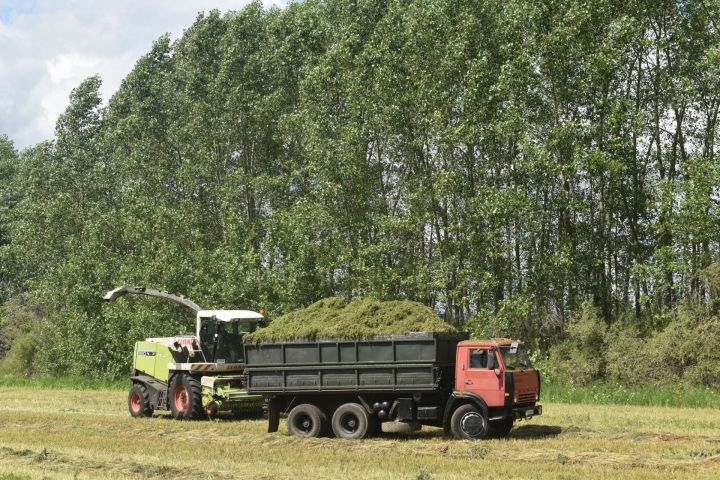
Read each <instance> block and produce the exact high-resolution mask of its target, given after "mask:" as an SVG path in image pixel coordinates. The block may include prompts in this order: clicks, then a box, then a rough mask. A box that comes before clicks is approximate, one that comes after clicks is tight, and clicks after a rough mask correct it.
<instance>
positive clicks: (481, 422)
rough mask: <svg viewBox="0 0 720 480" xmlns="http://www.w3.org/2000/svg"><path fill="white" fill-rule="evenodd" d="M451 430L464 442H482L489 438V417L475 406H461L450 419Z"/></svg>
mask: <svg viewBox="0 0 720 480" xmlns="http://www.w3.org/2000/svg"><path fill="white" fill-rule="evenodd" d="M450 430H452V433H453V435H455V437H456V438H459V439H462V440H481V439H483V438H485V437H487V435H488V432H489V430H490V425H489V422H488V419H487V416H486V415H485V414H483V413H482V412H481V411H480V410H478V408H477V407H476V406H475V405H470V404H465V405H460V406H459V407H458V408H457V410H455V412H453V414H452V418H451V419H450Z"/></svg>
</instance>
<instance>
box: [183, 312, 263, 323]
mask: <svg viewBox="0 0 720 480" xmlns="http://www.w3.org/2000/svg"><path fill="white" fill-rule="evenodd" d="M197 316H198V318H212V317H215V318H216V319H217V321H218V322H233V321H235V320H262V319H263V318H265V317H264V316H263V315H262V314H260V313H258V312H253V311H252V310H200V311H199V312H198V313H197Z"/></svg>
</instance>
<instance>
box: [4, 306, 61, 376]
mask: <svg viewBox="0 0 720 480" xmlns="http://www.w3.org/2000/svg"><path fill="white" fill-rule="evenodd" d="M45 315H46V314H45V312H44V311H43V310H42V308H40V307H38V306H37V305H33V304H29V303H27V302H26V301H25V300H23V299H20V298H14V299H11V300H9V301H8V302H6V303H5V305H3V307H2V309H0V338H2V343H1V344H0V347H1V348H0V373H4V374H13V375H20V376H26V377H29V376H31V375H33V374H35V373H37V372H38V369H39V368H40V366H39V361H38V352H39V350H40V348H41V345H42V344H43V343H44V342H43V339H44V338H46V329H47V326H48V324H49V322H48V320H47V318H46V317H45Z"/></svg>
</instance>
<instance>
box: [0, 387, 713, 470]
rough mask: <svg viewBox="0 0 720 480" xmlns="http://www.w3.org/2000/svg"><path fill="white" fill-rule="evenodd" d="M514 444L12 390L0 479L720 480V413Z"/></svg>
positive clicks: (591, 425)
mask: <svg viewBox="0 0 720 480" xmlns="http://www.w3.org/2000/svg"><path fill="white" fill-rule="evenodd" d="M544 409H545V413H544V415H543V416H542V417H538V418H536V419H533V420H531V421H529V422H521V423H519V424H518V425H517V426H516V428H515V429H513V431H512V433H511V434H510V437H509V438H508V439H507V440H486V441H480V442H470V441H457V440H453V439H450V438H445V437H443V436H442V432H441V431H440V430H439V429H434V428H427V427H426V428H424V429H423V430H422V431H421V432H417V433H413V434H408V435H385V436H382V437H377V438H372V439H368V440H363V441H358V442H352V441H342V440H338V439H333V438H323V439H309V440H302V439H299V438H296V437H291V436H289V435H287V433H285V427H284V425H281V431H280V432H278V433H274V434H267V433H265V428H266V425H265V422H264V421H261V420H259V421H214V422H177V421H174V420H171V419H168V418H150V419H133V418H131V417H130V416H129V415H128V413H127V407H126V393H125V392H122V391H118V390H104V391H103V390H83V391H76V390H47V389H38V388H28V387H0V479H1V480H10V479H13V480H15V479H24V478H49V479H54V478H92V479H95V478H136V479H138V478H173V479H174V478H180V479H185V478H186V479H224V478H228V479H232V478H237V479H250V478H252V479H276V478H277V479H284V478H304V479H339V478H358V479H363V480H371V479H385V478H399V479H423V480H429V479H445V478H448V479H461V478H463V479H464V478H533V479H544V478H548V479H551V478H552V479H555V478H566V479H570V478H626V479H627V478H658V479H660V478H662V479H667V478H708V479H709V478H714V479H716V478H719V477H720V411H718V410H715V409H702V408H696V409H685V408H667V407H639V406H638V407H636V406H613V405H571V404H560V403H545V404H544Z"/></svg>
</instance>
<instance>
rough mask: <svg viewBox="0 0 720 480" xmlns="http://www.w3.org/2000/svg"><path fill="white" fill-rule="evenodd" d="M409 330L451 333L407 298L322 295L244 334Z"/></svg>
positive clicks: (353, 334) (310, 335)
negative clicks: (304, 305) (355, 298)
mask: <svg viewBox="0 0 720 480" xmlns="http://www.w3.org/2000/svg"><path fill="white" fill-rule="evenodd" d="M413 332H438V333H455V332H456V329H455V328H454V327H453V326H452V325H449V324H447V323H445V322H444V321H443V320H442V319H441V318H440V317H439V316H438V315H437V314H435V312H433V310H432V309H431V308H429V307H426V306H425V305H423V304H421V303H418V302H412V301H409V300H393V301H386V302H383V301H380V300H375V299H372V298H361V299H357V300H353V301H352V302H350V303H348V302H346V301H345V300H343V299H342V298H337V297H330V298H324V299H322V300H320V301H317V302H315V303H313V304H312V305H310V306H309V307H307V308H304V309H301V310H296V311H294V312H290V313H288V314H285V315H283V316H281V317H278V318H276V319H275V320H273V321H272V322H271V323H270V325H268V326H267V327H265V328H261V329H258V330H256V331H255V332H253V333H251V334H249V335H248V336H246V337H245V339H246V340H248V341H250V342H260V341H271V340H291V339H307V340H315V339H318V338H332V337H345V338H370V337H373V336H375V335H389V334H401V333H413Z"/></svg>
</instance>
